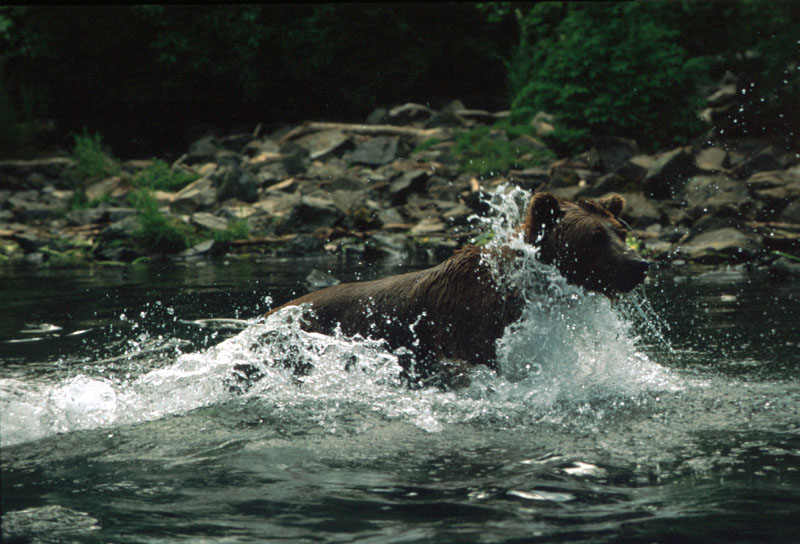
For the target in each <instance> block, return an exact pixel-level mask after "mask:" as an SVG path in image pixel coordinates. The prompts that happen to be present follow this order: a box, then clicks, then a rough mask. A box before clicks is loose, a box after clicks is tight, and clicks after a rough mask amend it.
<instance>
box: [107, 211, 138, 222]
mask: <svg viewBox="0 0 800 544" xmlns="http://www.w3.org/2000/svg"><path fill="white" fill-rule="evenodd" d="M106 211H107V212H108V220H109V221H111V222H112V223H113V222H115V221H119V220H121V219H125V218H126V217H130V216H131V215H136V213H137V212H136V209H134V208H117V207H112V208H106Z"/></svg>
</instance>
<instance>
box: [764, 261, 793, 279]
mask: <svg viewBox="0 0 800 544" xmlns="http://www.w3.org/2000/svg"><path fill="white" fill-rule="evenodd" d="M769 271H770V273H771V274H772V275H773V276H775V277H776V278H778V279H782V280H788V279H795V280H797V279H800V262H797V261H793V260H790V259H788V258H786V257H779V258H778V259H775V261H773V263H772V264H771V265H770V267H769Z"/></svg>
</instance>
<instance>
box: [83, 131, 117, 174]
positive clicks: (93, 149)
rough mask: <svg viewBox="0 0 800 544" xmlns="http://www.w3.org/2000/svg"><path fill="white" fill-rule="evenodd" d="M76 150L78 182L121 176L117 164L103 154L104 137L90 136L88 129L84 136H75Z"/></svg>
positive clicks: (96, 134)
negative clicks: (87, 179)
mask: <svg viewBox="0 0 800 544" xmlns="http://www.w3.org/2000/svg"><path fill="white" fill-rule="evenodd" d="M73 138H74V140H75V148H74V149H73V150H72V158H73V159H75V177H76V180H77V181H78V182H81V181H83V180H84V179H86V178H105V177H108V176H113V175H115V174H119V171H120V170H119V165H118V164H117V162H116V161H115V160H114V159H112V158H111V157H109V156H108V155H106V154H105V153H104V152H103V142H102V137H101V136H100V134H99V133H97V132H95V133H94V134H89V133H88V131H87V130H86V129H84V130H83V134H82V135H77V134H73Z"/></svg>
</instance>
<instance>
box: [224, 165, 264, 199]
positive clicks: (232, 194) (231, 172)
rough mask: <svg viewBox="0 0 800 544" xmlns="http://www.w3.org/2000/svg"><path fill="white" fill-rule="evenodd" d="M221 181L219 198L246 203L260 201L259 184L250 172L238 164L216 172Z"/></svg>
mask: <svg viewBox="0 0 800 544" xmlns="http://www.w3.org/2000/svg"><path fill="white" fill-rule="evenodd" d="M215 175H216V176H218V179H219V190H218V198H219V199H220V200H227V199H229V198H237V199H239V200H242V201H244V202H255V201H256V200H258V187H259V182H258V180H257V179H256V178H255V176H253V175H252V174H251V173H250V172H248V171H246V170H244V169H243V168H242V167H241V166H239V165H238V164H230V165H227V166H223V167H221V168H220V169H218V171H217V172H215Z"/></svg>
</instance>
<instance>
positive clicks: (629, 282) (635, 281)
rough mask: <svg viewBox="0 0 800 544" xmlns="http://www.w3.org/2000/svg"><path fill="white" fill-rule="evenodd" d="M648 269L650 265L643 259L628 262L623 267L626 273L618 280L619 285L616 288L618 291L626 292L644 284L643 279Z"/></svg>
mask: <svg viewBox="0 0 800 544" xmlns="http://www.w3.org/2000/svg"><path fill="white" fill-rule="evenodd" d="M649 268H650V263H649V262H647V261H646V260H644V259H641V258H637V259H632V260H630V261H628V262H627V263H626V265H625V270H626V271H627V273H626V274H624V275H623V276H622V277H621V278H620V279H621V284H620V285H619V286H618V287H619V290H620V291H622V292H627V291H630V290H632V289H633V288H635V287H636V286H638V285H640V284H642V283H644V277H645V275H646V274H647V270H648V269H649Z"/></svg>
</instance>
